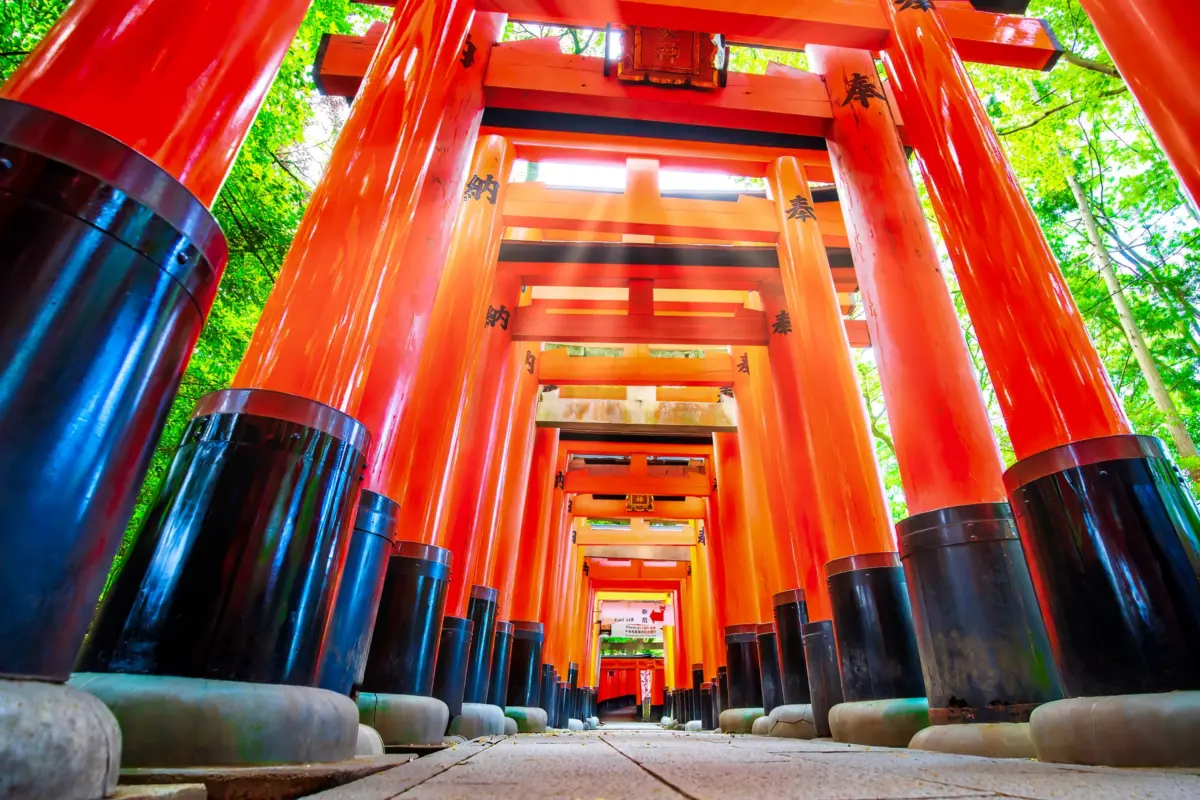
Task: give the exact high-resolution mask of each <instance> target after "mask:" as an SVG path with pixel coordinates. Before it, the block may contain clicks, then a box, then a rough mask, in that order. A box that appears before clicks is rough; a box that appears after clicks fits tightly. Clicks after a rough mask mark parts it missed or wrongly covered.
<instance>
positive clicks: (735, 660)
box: [725, 625, 763, 708]
mask: <svg viewBox="0 0 1200 800" xmlns="http://www.w3.org/2000/svg"><path fill="white" fill-rule="evenodd" d="M725 663H726V666H727V667H728V668H729V708H761V707H762V703H763V696H762V682H761V678H760V676H759V666H758V626H757V625H727V626H725Z"/></svg>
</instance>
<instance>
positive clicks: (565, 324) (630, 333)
mask: <svg viewBox="0 0 1200 800" xmlns="http://www.w3.org/2000/svg"><path fill="white" fill-rule="evenodd" d="M513 338H514V339H516V340H517V341H527V342H577V343H580V344H586V343H609V342H611V343H628V344H636V343H647V344H675V345H678V344H695V345H718V344H740V345H746V344H759V345H761V344H766V338H767V322H766V319H765V318H764V317H763V316H762V315H761V314H756V315H748V316H745V317H740V318H734V317H671V316H665V315H662V316H652V315H647V316H636V315H628V316H627V315H623V314H549V313H546V312H545V311H543V310H541V309H539V308H537V307H536V306H533V305H530V306H525V307H524V308H522V309H521V310H520V311H519V312H518V313H517V314H516V319H514V320H513Z"/></svg>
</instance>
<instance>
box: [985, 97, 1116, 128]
mask: <svg viewBox="0 0 1200 800" xmlns="http://www.w3.org/2000/svg"><path fill="white" fill-rule="evenodd" d="M1128 91H1129V88H1128V87H1126V86H1122V87H1121V88H1119V89H1113V90H1112V91H1108V92H1101V93H1100V94H1098V95H1096V96H1095V97H1080V98H1078V99H1076V100H1071V101H1070V102H1067V103H1063V104H1062V105H1057V106H1055V107H1054V108H1051V109H1049V110H1047V111H1046V112H1045V113H1042V114H1039V115H1038V116H1036V117H1034V118H1033V119H1032V120H1030V121H1029V122H1026V123H1025V124H1024V125H1018V126H1016V127H1015V128H1005V129H1004V130H1002V131H996V133H997V134H999V135H1000V136H1008V135H1009V134H1012V133H1017V132H1018V131H1024V130H1029V129H1030V128H1032V127H1033V126H1034V125H1037V124H1038V123H1039V122H1043V121H1044V120H1046V119H1047V118H1049V117H1052V116H1054V115H1055V114H1057V113H1058V112H1060V111H1065V110H1066V109H1068V108H1070V107H1071V106H1077V105H1079V104H1080V103H1082V102H1084V101H1086V100H1103V99H1104V98H1106V97H1116V96H1117V95H1119V94H1125V92H1128Z"/></svg>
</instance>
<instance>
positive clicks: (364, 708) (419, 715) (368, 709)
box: [358, 692, 450, 745]
mask: <svg viewBox="0 0 1200 800" xmlns="http://www.w3.org/2000/svg"><path fill="white" fill-rule="evenodd" d="M358 718H359V721H360V722H362V723H363V724H364V725H370V726H371V727H372V728H374V729H375V730H377V731H379V735H380V736H382V737H383V743H384V744H385V745H398V744H439V743H440V742H441V741H442V736H444V735H445V733H446V723H448V722H449V721H450V709H449V708H447V707H446V704H445V703H443V702H442V701H441V700H438V699H437V698H436V697H423V696H420V695H415V694H374V693H372V692H363V693H362V694H360V695H359V696H358Z"/></svg>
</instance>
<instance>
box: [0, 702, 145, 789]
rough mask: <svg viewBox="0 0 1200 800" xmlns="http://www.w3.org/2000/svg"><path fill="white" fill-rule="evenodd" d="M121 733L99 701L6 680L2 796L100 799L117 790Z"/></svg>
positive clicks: (1, 714)
mask: <svg viewBox="0 0 1200 800" xmlns="http://www.w3.org/2000/svg"><path fill="white" fill-rule="evenodd" d="M120 763H121V731H120V729H119V728H118V727H117V720H116V719H115V718H114V717H113V715H112V713H111V712H110V711H109V710H108V708H107V707H105V705H104V703H102V702H101V701H100V700H98V699H97V698H95V697H93V696H92V695H90V694H87V693H85V692H81V691H78V690H77V689H73V688H71V687H69V686H64V685H62V684H61V683H41V682H37V681H8V680H0V797H15V798H20V800H100V798H102V797H106V796H107V795H109V794H111V793H112V792H113V791H114V790H115V789H116V788H117V772H118V769H119V768H120Z"/></svg>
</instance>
